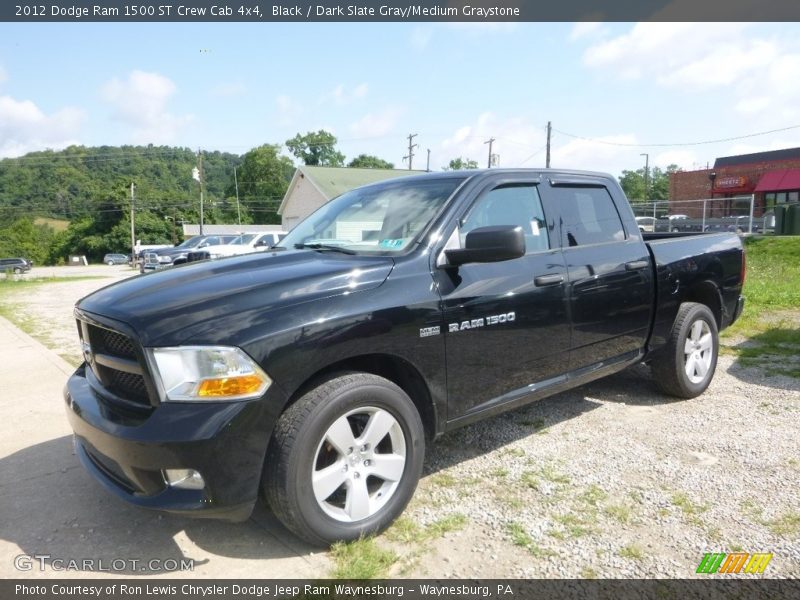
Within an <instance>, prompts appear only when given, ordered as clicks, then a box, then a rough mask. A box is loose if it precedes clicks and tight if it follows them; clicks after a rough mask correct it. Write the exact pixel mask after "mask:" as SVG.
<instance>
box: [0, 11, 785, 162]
mask: <svg viewBox="0 0 800 600" xmlns="http://www.w3.org/2000/svg"><path fill="white" fill-rule="evenodd" d="M798 33H800V24H795V23H785V24H750V23H743V24H735V23H734V24H730V23H727V24H715V23H678V24H670V23H640V24H636V23H616V24H607V23H581V24H569V23H517V24H507V23H475V24H459V23H451V24H425V23H408V24H405V23H403V24H400V23H359V24H355V23H352V24H350V23H269V24H262V23H232V24H219V23H214V24H199V23H158V24H144V23H138V24H128V23H126V24H117V23H36V24H27V23H26V24H20V23H2V24H0V157H14V156H20V155H23V154H25V153H26V152H30V151H34V150H42V149H45V148H52V149H60V148H64V147H66V146H68V145H71V144H82V145H86V146H98V145H122V144H155V145H160V144H166V145H175V146H181V147H189V148H193V149H197V148H202V149H204V150H221V151H227V152H234V153H237V154H242V153H244V152H246V151H247V150H249V149H250V148H253V147H255V146H258V145H261V144H265V143H270V144H283V143H284V142H285V141H286V140H287V139H289V138H291V137H293V136H294V135H295V134H296V133H298V132H300V133H305V132H307V131H312V130H313V131H316V130H318V129H320V128H323V129H326V130H328V131H331V132H333V133H334V134H335V135H336V136H337V138H338V139H339V149H340V150H341V151H342V152H344V154H345V155H346V156H347V159H348V160H349V159H350V158H352V157H354V156H356V155H357V154H360V153H367V154H375V155H377V156H379V157H381V158H384V159H386V160H389V161H390V162H393V163H395V165H396V166H397V167H399V168H405V167H407V163H406V162H404V161H403V157H404V156H405V155H406V154H407V145H408V141H407V136H408V135H409V134H411V133H416V134H417V137H416V138H414V142H415V143H417V144H419V147H418V148H416V149H415V152H416V156H415V158H414V162H413V166H414V168H421V169H424V168H425V167H426V160H427V150H428V149H430V152H431V168H432V169H434V170H438V169H440V168H442V167H443V166H445V165H447V163H448V162H449V161H450V159H452V158H455V157H464V158H469V159H474V160H476V161H478V163H479V165H480V166H485V164H486V162H487V159H488V144H485V143H484V142H485V141H486V140H488V139H489V138H490V137H493V138H495V140H496V141H495V142H494V144H493V152H494V153H495V154H497V155H498V164H499V166H501V167H519V166H522V167H543V166H544V162H545V151H544V146H545V143H546V124H547V122H548V121H551V122H552V126H553V136H552V161H551V165H552V166H553V167H558V168H575V169H591V170H599V171H606V172H610V173H612V174H614V175H617V176H618V175H619V174H620V173H621V171H622V170H623V169H631V170H635V169H638V168H641V167H642V166H644V161H645V157H644V156H642V154H643V153H647V154H648V155H649V164H650V166H651V167H653V166H659V167H662V168H663V167H666V166H667V165H669V164H672V163H674V164H677V165H678V166H679V167H681V168H683V169H685V170H690V169H698V168H705V167H706V165H707V164H708V163H711V164H713V161H714V159H715V158H716V157H718V156H728V155H732V154H741V153H747V152H757V151H761V150H771V149H778V148H787V147H796V146H800V128H797V127H796V126H798V125H800V35H798ZM793 127H794V128H793ZM787 128H789V129H787ZM778 129H784V130H783V131H776V132H774V133H769V134H765V135H756V136H753V137H747V138H743V139H738V140H730V141H725V142H718V143H714V144H697V142H705V141H709V140H720V139H724V138H725V139H727V138H736V137H740V136H746V135H749V134H754V133H760V132H765V131H772V130H778ZM283 152H284V153H286V154H288V151H287V150H286V149H285V147H284V148H283Z"/></svg>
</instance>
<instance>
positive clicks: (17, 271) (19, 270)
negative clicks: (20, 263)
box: [14, 267, 22, 275]
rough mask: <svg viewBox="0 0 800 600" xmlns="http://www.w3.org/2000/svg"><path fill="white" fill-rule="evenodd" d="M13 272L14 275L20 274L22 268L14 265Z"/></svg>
mask: <svg viewBox="0 0 800 600" xmlns="http://www.w3.org/2000/svg"><path fill="white" fill-rule="evenodd" d="M14 273H15V274H16V275H21V274H22V269H20V268H19V267H14Z"/></svg>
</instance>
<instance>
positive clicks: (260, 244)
mask: <svg viewBox="0 0 800 600" xmlns="http://www.w3.org/2000/svg"><path fill="white" fill-rule="evenodd" d="M268 245H269V244H268V243H267V238H264V239H260V240H258V241H257V242H256V244H255V248H263V247H264V246H268Z"/></svg>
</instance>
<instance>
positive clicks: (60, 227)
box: [33, 217, 69, 232]
mask: <svg viewBox="0 0 800 600" xmlns="http://www.w3.org/2000/svg"><path fill="white" fill-rule="evenodd" d="M33 224H34V225H47V226H48V227H50V228H52V229H53V231H56V232H59V231H66V230H67V228H68V227H69V221H67V220H66V219H54V218H52V217H36V218H35V219H34V220H33Z"/></svg>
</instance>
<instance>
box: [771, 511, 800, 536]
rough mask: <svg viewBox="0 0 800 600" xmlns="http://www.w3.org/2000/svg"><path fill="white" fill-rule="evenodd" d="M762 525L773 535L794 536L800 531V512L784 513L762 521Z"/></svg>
mask: <svg viewBox="0 0 800 600" xmlns="http://www.w3.org/2000/svg"><path fill="white" fill-rule="evenodd" d="M764 525H766V526H767V529H769V530H770V531H771V532H772V533H774V534H775V535H781V536H795V535H797V534H798V533H800V513H796V512H790V513H786V514H784V515H781V516H780V517H778V518H776V519H768V520H766V521H764Z"/></svg>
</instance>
